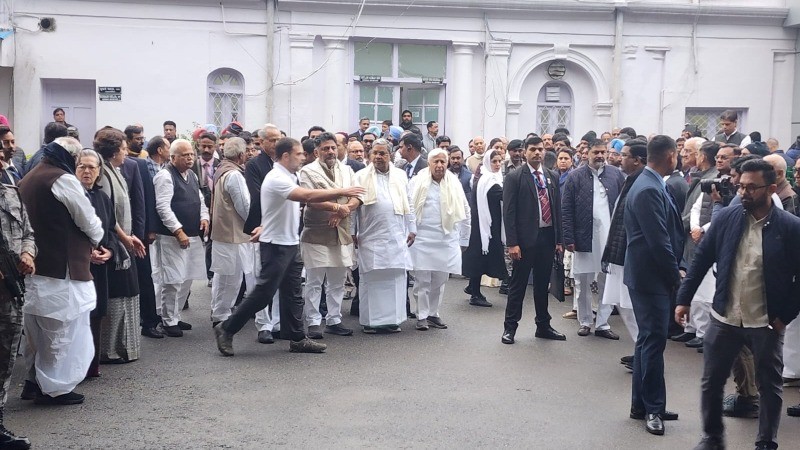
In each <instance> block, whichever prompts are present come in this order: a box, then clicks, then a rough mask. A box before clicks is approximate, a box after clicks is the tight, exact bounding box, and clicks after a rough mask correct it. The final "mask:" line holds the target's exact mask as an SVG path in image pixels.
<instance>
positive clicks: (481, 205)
mask: <svg viewBox="0 0 800 450" xmlns="http://www.w3.org/2000/svg"><path fill="white" fill-rule="evenodd" d="M495 152H497V150H487V151H486V152H484V154H483V167H482V168H481V177H480V179H478V190H477V192H476V194H475V195H476V197H475V203H476V204H477V205H478V225H479V226H480V233H481V251H482V252H483V254H487V253H489V240H490V239H491V238H492V231H491V230H492V214H491V212H490V211H489V199H488V198H487V194H488V193H489V189H491V188H492V186H494V185H495V184H496V185H499V186H500V187H501V188H502V187H503V174H502V173H501V171H500V170H498V171H497V172H492V155H493V154H494V153H495ZM500 229H501V230H502V229H503V226H502V224H500ZM501 239H504V237H503V236H501Z"/></svg>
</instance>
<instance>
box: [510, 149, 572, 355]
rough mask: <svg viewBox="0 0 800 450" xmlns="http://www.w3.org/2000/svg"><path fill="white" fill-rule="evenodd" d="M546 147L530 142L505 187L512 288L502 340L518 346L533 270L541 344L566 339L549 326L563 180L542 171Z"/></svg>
mask: <svg viewBox="0 0 800 450" xmlns="http://www.w3.org/2000/svg"><path fill="white" fill-rule="evenodd" d="M544 152H545V149H544V142H543V141H542V138H540V137H538V136H532V137H530V138H528V139H526V140H525V159H526V161H527V163H526V164H524V165H522V166H521V167H519V168H517V169H515V170H513V171H511V172H510V173H509V174H508V175H506V178H505V181H504V186H503V222H504V225H505V229H506V242H505V243H506V246H507V247H508V254H509V256H510V257H511V260H512V261H513V263H512V275H511V281H510V282H509V283H508V301H507V303H506V318H505V323H504V331H503V336H502V338H501V341H502V342H503V343H504V344H513V343H514V335H515V334H516V332H517V326H518V324H519V321H520V319H522V301H523V299H524V298H525V290H526V289H527V287H528V277H529V276H530V273H531V270H533V302H534V305H535V307H536V334H535V336H536V337H538V338H542V339H553V340H558V341H563V340H566V339H567V338H566V336H564V335H563V334H561V333H559V332H558V331H556V330H554V329H553V327H551V326H550V319H551V317H550V313H549V312H548V311H547V303H548V296H549V294H548V284H549V283H550V274H551V272H552V271H553V256H554V254H555V252H556V251H558V252H562V251H563V246H562V242H563V240H562V237H561V198H560V192H559V186H558V176H556V174H555V173H553V172H552V171H550V170H548V169H546V168H545V167H544V166H543V160H544Z"/></svg>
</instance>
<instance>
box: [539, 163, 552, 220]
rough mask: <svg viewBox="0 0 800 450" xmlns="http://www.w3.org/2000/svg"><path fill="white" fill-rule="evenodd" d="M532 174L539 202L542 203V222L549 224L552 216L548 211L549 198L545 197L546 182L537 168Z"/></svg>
mask: <svg viewBox="0 0 800 450" xmlns="http://www.w3.org/2000/svg"><path fill="white" fill-rule="evenodd" d="M534 174H535V176H536V181H537V183H536V192H537V193H538V194H539V204H540V205H542V222H544V224H545V225H551V221H552V220H553V217H552V212H551V211H550V199H549V198H548V197H547V184H545V181H544V177H542V173H541V172H539V171H538V170H537V171H536V172H534Z"/></svg>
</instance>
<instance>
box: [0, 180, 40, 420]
mask: <svg viewBox="0 0 800 450" xmlns="http://www.w3.org/2000/svg"><path fill="white" fill-rule="evenodd" d="M0 230H2V233H3V236H4V237H5V239H6V241H8V247H9V249H10V250H11V251H12V252H14V253H16V254H17V255H19V254H22V253H30V255H31V256H36V245H35V244H34V241H33V229H32V228H31V225H30V222H29V221H28V214H27V213H26V212H25V208H24V207H23V206H22V201H21V200H20V197H19V194H18V192H17V188H16V187H14V186H9V185H5V184H0ZM21 332H22V301H21V300H15V299H14V298H12V297H11V294H10V293H9V291H8V289H7V288H6V286H5V284H4V283H3V282H1V281H0V389H2V391H0V402H1V403H0V411H2V408H3V407H4V406H5V403H6V397H7V395H8V387H9V385H10V383H11V369H12V368H13V367H14V360H15V359H16V355H17V348H18V347H19V340H20V334H21ZM0 417H2V416H0Z"/></svg>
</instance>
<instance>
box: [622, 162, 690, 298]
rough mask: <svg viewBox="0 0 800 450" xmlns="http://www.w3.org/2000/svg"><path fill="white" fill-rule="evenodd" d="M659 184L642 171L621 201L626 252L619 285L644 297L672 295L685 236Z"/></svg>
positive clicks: (674, 206) (650, 172)
mask: <svg viewBox="0 0 800 450" xmlns="http://www.w3.org/2000/svg"><path fill="white" fill-rule="evenodd" d="M662 183H663V182H662V181H661V179H660V177H659V176H658V175H657V174H655V173H653V172H652V171H650V170H648V169H645V170H644V171H642V174H641V175H640V176H639V178H637V179H636V181H635V182H634V183H633V185H632V186H631V189H630V191H628V197H627V198H626V199H625V217H624V223H625V233H627V235H628V248H627V250H626V251H625V273H624V277H623V282H624V283H625V285H626V286H628V287H629V288H631V289H633V290H634V291H637V292H641V293H644V294H658V295H672V294H673V293H674V292H675V291H676V290H677V288H678V287H679V286H680V282H681V275H680V272H679V268H678V263H679V261H680V260H681V259H682V258H683V244H684V241H685V239H686V236H685V234H684V231H683V222H682V221H681V214H680V212H679V211H678V209H677V207H676V205H675V204H674V201H672V202H671V201H670V198H669V194H667V191H666V190H665V187H664V185H663V184H662Z"/></svg>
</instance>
